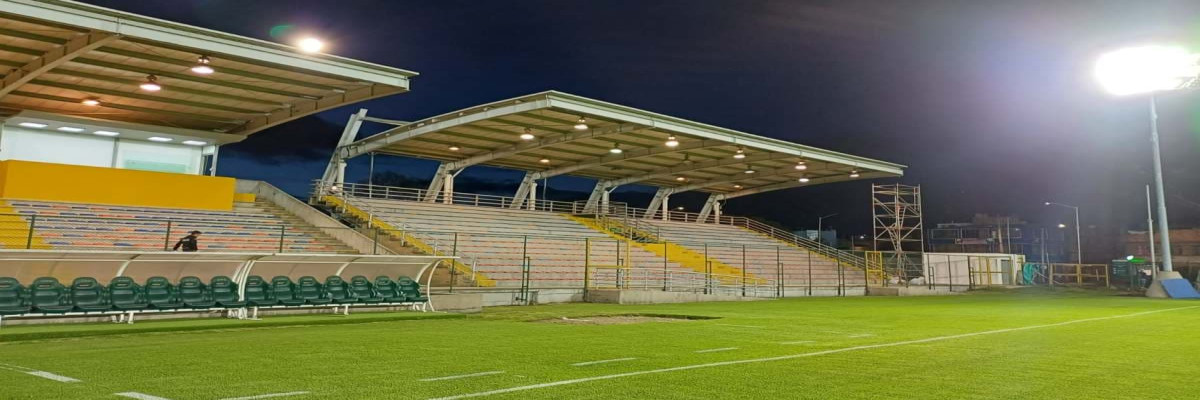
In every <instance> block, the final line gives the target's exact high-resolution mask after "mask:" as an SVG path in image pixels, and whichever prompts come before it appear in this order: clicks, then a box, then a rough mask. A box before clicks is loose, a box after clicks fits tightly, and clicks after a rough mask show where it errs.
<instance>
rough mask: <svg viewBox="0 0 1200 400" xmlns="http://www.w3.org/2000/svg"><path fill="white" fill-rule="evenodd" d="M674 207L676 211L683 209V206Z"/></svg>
mask: <svg viewBox="0 0 1200 400" xmlns="http://www.w3.org/2000/svg"><path fill="white" fill-rule="evenodd" d="M675 209H676V210H678V211H683V206H679V207H675Z"/></svg>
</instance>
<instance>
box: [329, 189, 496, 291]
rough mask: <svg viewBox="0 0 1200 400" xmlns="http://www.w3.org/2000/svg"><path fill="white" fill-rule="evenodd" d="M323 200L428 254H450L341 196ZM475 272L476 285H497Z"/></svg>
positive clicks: (466, 269)
mask: <svg viewBox="0 0 1200 400" xmlns="http://www.w3.org/2000/svg"><path fill="white" fill-rule="evenodd" d="M321 200H323V201H325V202H326V203H328V204H331V205H333V206H335V207H337V208H340V209H342V210H343V212H345V213H347V214H350V215H351V216H353V217H354V218H358V219H359V220H362V221H370V224H371V225H373V227H378V228H381V229H383V231H384V232H385V233H387V234H388V235H389V236H392V237H394V238H397V239H399V240H402V241H405V242H406V243H409V244H412V246H413V247H415V248H416V249H417V250H420V251H422V252H424V253H426V254H431V255H440V256H444V255H448V254H445V252H441V251H437V250H436V249H434V248H433V246H430V245H428V244H426V243H425V242H424V241H422V240H421V239H418V238H416V237H414V236H412V235H410V234H408V233H407V232H405V231H404V230H403V229H399V228H396V227H395V226H393V225H392V224H389V223H387V222H384V221H381V220H379V219H378V218H374V217H372V216H371V214H370V213H367V212H366V211H363V210H362V209H359V208H358V207H355V206H354V205H352V204H349V203H347V202H345V201H343V200H342V199H341V198H339V197H337V196H330V195H326V196H324V197H322V198H321ZM452 265H453V268H454V269H455V270H457V271H458V272H459V273H463V274H467V275H471V274H472V271H471V267H470V266H467V265H466V264H463V263H461V262H459V261H457V260H456V261H454V262H453V264H452ZM474 274H475V284H476V285H478V286H482V287H495V286H496V281H495V280H494V279H491V278H488V277H487V276H485V275H483V274H482V273H479V272H474Z"/></svg>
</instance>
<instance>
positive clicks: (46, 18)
mask: <svg viewBox="0 0 1200 400" xmlns="http://www.w3.org/2000/svg"><path fill="white" fill-rule="evenodd" d="M200 56H206V57H208V58H209V59H211V64H210V65H211V66H212V68H213V69H215V70H216V72H215V73H213V74H209V75H201V74H196V73H193V72H191V71H189V69H190V68H191V67H192V66H195V65H196V64H197V60H198V58H199V57H200ZM0 70H2V71H3V72H4V79H3V81H2V82H0V116H2V115H11V114H15V113H17V112H19V111H21V110H36V111H43V112H51V113H57V114H66V115H73V116H80V117H89V118H94V119H102V120H111V121H121V122H129V123H140V124H147V125H154V126H165V127H173V128H181V129H188V130H194V131H197V132H207V133H221V134H227V135H218V136H217V137H215V139H217V140H219V141H221V142H223V143H229V142H236V141H239V140H242V139H244V138H245V137H246V136H247V135H250V134H252V133H255V132H258V131H260V130H263V129H266V128H268V127H271V126H274V125H278V124H281V123H284V122H287V121H290V120H293V119H296V118H300V117H303V116H306V115H309V114H313V113H317V112H321V111H324V110H328V109H330V108H334V107H339V106H343V105H346V104H350V103H354V102H358V101H362V100H368V99H372V98H377V97H381V96H387V95H391V94H396V93H402V92H406V91H408V88H409V78H411V77H413V76H416V75H417V74H416V73H415V72H411V71H406V70H402V69H398V68H392V67H386V66H382V65H377V64H372V63H367V62H363V61H356V60H351V59H347V58H342V57H336V56H332V55H327V54H302V53H300V52H299V51H298V50H296V49H295V48H293V47H291V46H285V45H281V44H277V43H272V42H267V41H262V40H257V39H251V38H247V37H242V36H236V35H232V34H228V33H223V32H217V31H213V30H208V29H203V28H198V27H194V26H189V25H184V24H179V23H174V22H169V21H164V20H160V19H154V18H149V17H145V16H141V15H136V14H131V13H126V12H121V11H117V10H112V9H108V8H103V7H96V6H92V5H87V4H82V3H77V2H74V1H64V0H0ZM147 75H155V76H157V77H158V82H159V84H161V86H162V88H163V89H162V90H161V91H157V92H147V91H143V90H139V87H138V85H139V84H140V83H142V82H144V81H145V80H146V77H147ZM85 99H95V100H98V101H99V105H92V106H89V105H85V104H82V103H81V102H82V101H83V100H85ZM196 136H198V137H203V136H204V135H203V134H197V135H196ZM210 136H211V135H210Z"/></svg>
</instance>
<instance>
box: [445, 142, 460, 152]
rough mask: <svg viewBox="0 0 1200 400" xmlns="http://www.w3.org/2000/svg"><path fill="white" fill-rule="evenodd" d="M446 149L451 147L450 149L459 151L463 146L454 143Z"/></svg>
mask: <svg viewBox="0 0 1200 400" xmlns="http://www.w3.org/2000/svg"><path fill="white" fill-rule="evenodd" d="M446 149H449V150H450V151H459V150H462V148H461V147H458V145H456V144H452V145H450V147H447V148H446Z"/></svg>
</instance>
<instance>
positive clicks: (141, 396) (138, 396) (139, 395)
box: [113, 392, 171, 400]
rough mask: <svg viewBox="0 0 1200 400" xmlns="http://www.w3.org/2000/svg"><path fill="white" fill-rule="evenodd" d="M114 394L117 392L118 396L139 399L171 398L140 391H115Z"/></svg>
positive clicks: (157, 399) (162, 399) (166, 399)
mask: <svg viewBox="0 0 1200 400" xmlns="http://www.w3.org/2000/svg"><path fill="white" fill-rule="evenodd" d="M113 394H115V395H117V396H121V397H128V398H131V399H138V400H171V399H168V398H166V397H158V396H151V395H148V394H145V393H138V392H121V393H113Z"/></svg>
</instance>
